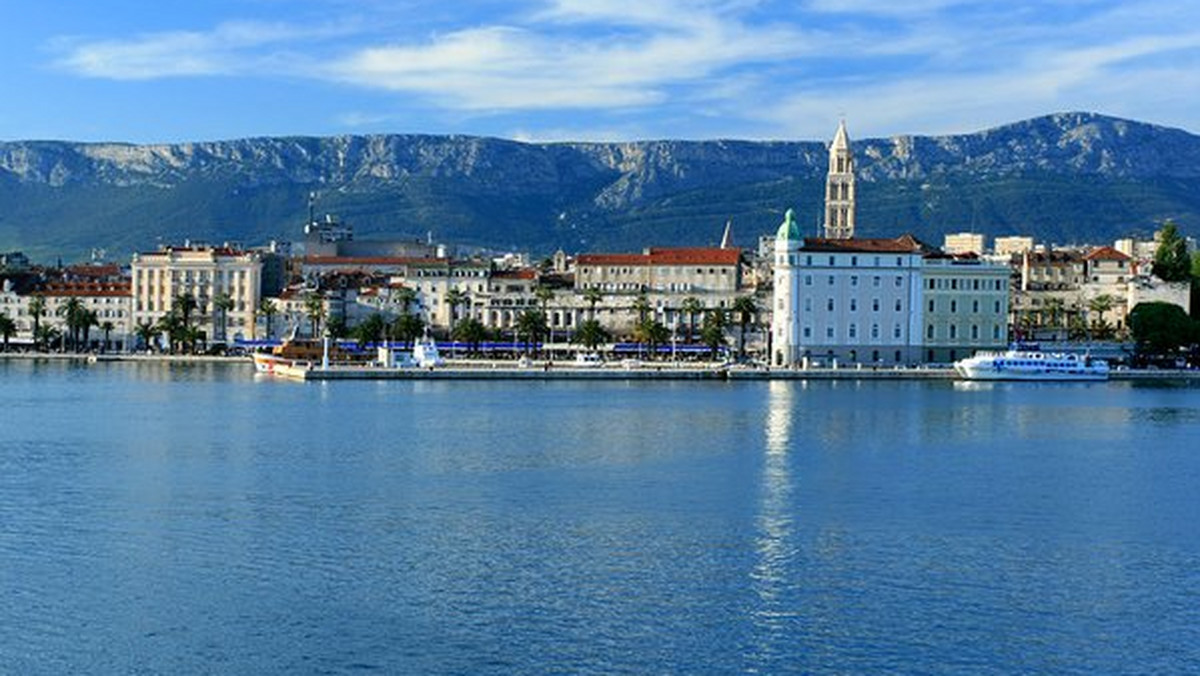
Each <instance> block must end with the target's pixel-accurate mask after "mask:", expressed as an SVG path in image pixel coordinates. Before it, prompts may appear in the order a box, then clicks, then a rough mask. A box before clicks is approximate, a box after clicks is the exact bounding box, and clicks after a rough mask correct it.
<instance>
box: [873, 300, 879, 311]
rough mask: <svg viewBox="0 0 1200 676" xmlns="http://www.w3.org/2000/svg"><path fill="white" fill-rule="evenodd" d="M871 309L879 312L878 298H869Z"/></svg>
mask: <svg viewBox="0 0 1200 676" xmlns="http://www.w3.org/2000/svg"><path fill="white" fill-rule="evenodd" d="M871 310H873V311H874V312H879V299H878V298H872V299H871Z"/></svg>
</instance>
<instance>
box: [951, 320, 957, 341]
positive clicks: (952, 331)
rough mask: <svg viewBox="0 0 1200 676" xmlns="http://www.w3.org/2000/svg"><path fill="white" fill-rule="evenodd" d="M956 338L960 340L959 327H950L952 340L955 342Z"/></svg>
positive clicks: (955, 325)
mask: <svg viewBox="0 0 1200 676" xmlns="http://www.w3.org/2000/svg"><path fill="white" fill-rule="evenodd" d="M956 338H958V325H957V324H951V325H950V340H954V339H956Z"/></svg>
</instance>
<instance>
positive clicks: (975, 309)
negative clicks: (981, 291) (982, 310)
mask: <svg viewBox="0 0 1200 676" xmlns="http://www.w3.org/2000/svg"><path fill="white" fill-rule="evenodd" d="M971 312H979V301H977V300H973V301H971Z"/></svg>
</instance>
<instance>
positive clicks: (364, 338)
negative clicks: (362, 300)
mask: <svg viewBox="0 0 1200 676" xmlns="http://www.w3.org/2000/svg"><path fill="white" fill-rule="evenodd" d="M386 331H387V320H385V319H384V318H383V315H382V314H380V313H378V312H375V313H373V314H372V315H371V316H370V317H367V318H366V319H364V320H363V321H362V322H361V323H359V325H358V326H356V327H354V330H353V331H351V334H352V335H353V336H354V339H355V340H357V341H358V346H359V347H363V346H365V345H366V344H367V343H379V342H382V341H383V336H384V333H385V332H386Z"/></svg>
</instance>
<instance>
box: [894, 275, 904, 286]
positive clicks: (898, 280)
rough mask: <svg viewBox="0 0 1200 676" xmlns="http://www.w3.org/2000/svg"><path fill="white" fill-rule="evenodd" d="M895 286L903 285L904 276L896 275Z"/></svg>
mask: <svg viewBox="0 0 1200 676" xmlns="http://www.w3.org/2000/svg"><path fill="white" fill-rule="evenodd" d="M896 286H897V287H901V286H904V278H903V277H901V276H900V275H896Z"/></svg>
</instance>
